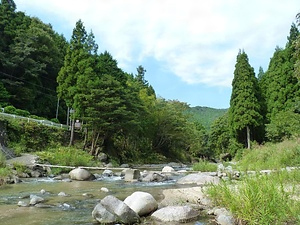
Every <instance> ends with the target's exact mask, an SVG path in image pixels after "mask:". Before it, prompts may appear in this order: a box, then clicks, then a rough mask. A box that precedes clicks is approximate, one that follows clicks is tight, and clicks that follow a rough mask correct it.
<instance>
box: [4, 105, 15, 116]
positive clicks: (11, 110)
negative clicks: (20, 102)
mask: <svg viewBox="0 0 300 225" xmlns="http://www.w3.org/2000/svg"><path fill="white" fill-rule="evenodd" d="M16 110H17V109H16V107H14V106H12V105H9V106H6V107H4V112H5V113H8V114H15V113H16Z"/></svg>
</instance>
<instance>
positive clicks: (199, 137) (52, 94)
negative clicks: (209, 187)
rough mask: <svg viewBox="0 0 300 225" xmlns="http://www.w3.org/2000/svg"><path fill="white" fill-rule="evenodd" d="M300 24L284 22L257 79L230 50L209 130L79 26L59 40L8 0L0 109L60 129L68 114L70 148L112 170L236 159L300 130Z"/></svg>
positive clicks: (1, 33)
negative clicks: (109, 161) (76, 124)
mask: <svg viewBox="0 0 300 225" xmlns="http://www.w3.org/2000/svg"><path fill="white" fill-rule="evenodd" d="M299 17H300V16H299V14H298V15H297V19H300V18H299ZM297 21H299V20H297ZM298 25H299V24H294V23H292V24H291V28H290V33H289V34H287V35H288V37H287V43H286V45H285V46H284V47H278V46H277V47H276V46H274V48H275V51H274V54H273V56H272V57H271V59H270V63H269V66H268V69H267V70H266V71H263V69H262V68H260V69H259V73H258V74H255V72H254V68H253V67H252V66H251V65H250V64H249V59H248V56H247V54H246V52H245V51H244V50H240V51H239V52H237V58H236V64H235V68H233V74H234V79H233V81H232V95H231V99H230V108H229V109H228V110H223V111H221V113H220V112H218V113H217V115H216V116H215V117H213V118H212V119H211V118H207V119H210V120H209V121H211V122H209V123H207V122H206V121H205V119H203V117H202V118H199V114H197V113H198V111H199V108H198V109H197V107H196V108H191V107H189V105H188V104H187V103H184V102H179V101H177V100H166V99H164V98H161V97H157V96H156V94H155V90H154V89H153V87H152V86H151V84H149V82H148V81H147V80H146V79H145V74H146V68H144V67H143V66H142V65H137V70H136V72H135V73H128V72H125V71H123V70H122V69H120V68H119V67H118V62H117V60H116V59H114V57H113V56H112V55H111V54H110V53H109V52H108V51H104V52H99V50H98V44H97V43H96V41H95V36H94V34H93V33H92V32H87V31H86V28H85V26H84V21H81V20H80V19H79V20H78V21H77V22H76V24H75V25H74V28H73V33H72V37H71V39H70V40H66V38H65V37H64V36H63V35H60V34H58V33H57V32H56V31H54V30H53V28H52V26H51V24H45V23H43V22H42V21H41V20H40V19H39V18H36V17H30V16H27V15H26V14H25V13H24V12H20V11H17V6H16V4H15V3H14V1H13V0H2V1H1V4H0V106H1V108H7V107H8V108H9V107H13V108H15V109H18V110H19V112H21V113H22V114H26V115H35V116H38V117H43V118H47V119H49V120H53V121H59V122H60V123H66V122H67V121H66V118H67V111H68V109H72V113H71V114H70V118H71V120H72V121H75V120H79V121H80V122H82V128H81V130H77V131H76V133H77V135H75V136H76V138H74V140H73V139H72V138H71V139H70V143H69V144H70V145H73V144H75V145H77V146H80V148H82V149H84V151H86V152H89V153H90V154H91V155H93V156H97V155H98V154H99V153H100V152H104V153H106V154H108V155H109V156H110V157H112V158H114V159H115V160H117V161H118V162H119V163H124V162H137V161H138V162H150V161H152V162H155V161H156V162H161V161H171V160H173V161H182V162H186V161H192V160H193V159H198V158H209V159H219V157H220V155H222V154H228V153H229V154H230V155H231V157H240V156H242V154H243V151H244V150H245V149H247V148H251V146H252V145H258V144H259V145H260V144H263V143H266V142H281V141H283V140H285V139H289V138H294V137H297V136H298V135H299V133H300V101H299V97H300V93H299V92H300V88H299V79H300V36H299V30H298ZM70 29H72V28H70ZM257 44H260V43H257ZM266 57H269V56H266Z"/></svg>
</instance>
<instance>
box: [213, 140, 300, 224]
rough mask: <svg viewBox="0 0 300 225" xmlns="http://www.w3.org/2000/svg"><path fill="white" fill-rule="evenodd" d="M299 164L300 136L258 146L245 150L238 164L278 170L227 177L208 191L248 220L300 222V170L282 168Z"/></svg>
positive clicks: (248, 222) (242, 219)
mask: <svg viewBox="0 0 300 225" xmlns="http://www.w3.org/2000/svg"><path fill="white" fill-rule="evenodd" d="M299 165H300V147H299V140H298V139H297V140H289V141H284V142H282V143H279V144H267V145H265V146H258V147H257V148H255V149H251V150H247V151H245V153H244V155H243V158H242V159H241V160H240V161H239V162H237V168H238V169H240V170H242V171H246V170H255V171H259V170H263V169H272V170H274V171H277V172H272V173H271V174H270V175H261V174H260V173H256V175H254V176H253V175H252V176H247V175H244V176H243V177H242V178H241V180H239V181H233V180H229V181H223V182H221V184H219V185H213V186H211V187H210V188H209V190H208V194H209V196H210V197H211V199H212V200H213V202H214V203H215V205H217V206H221V207H225V208H227V209H229V210H230V211H231V212H232V213H233V215H234V217H235V218H237V219H238V220H239V221H243V223H245V224H250V225H269V224H300V214H299V212H300V201H299V200H300V186H299V182H300V170H299V169H295V170H292V171H288V170H282V169H281V168H286V167H296V166H299Z"/></svg>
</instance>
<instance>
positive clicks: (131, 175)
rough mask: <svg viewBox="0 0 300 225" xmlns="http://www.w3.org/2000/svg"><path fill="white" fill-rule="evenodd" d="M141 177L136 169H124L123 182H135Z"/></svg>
mask: <svg viewBox="0 0 300 225" xmlns="http://www.w3.org/2000/svg"><path fill="white" fill-rule="evenodd" d="M140 176H141V172H140V171H139V170H137V169H126V170H125V177H124V180H125V181H127V182H132V181H137V180H138V179H139V178H140Z"/></svg>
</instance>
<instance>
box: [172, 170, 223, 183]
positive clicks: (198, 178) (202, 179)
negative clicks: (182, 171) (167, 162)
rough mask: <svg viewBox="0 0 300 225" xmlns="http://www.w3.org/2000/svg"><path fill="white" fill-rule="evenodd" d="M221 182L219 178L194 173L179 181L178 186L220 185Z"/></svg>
mask: <svg viewBox="0 0 300 225" xmlns="http://www.w3.org/2000/svg"><path fill="white" fill-rule="evenodd" d="M219 182H220V178H219V177H216V176H210V175H207V174H205V173H192V174H189V175H187V176H184V177H182V178H180V179H179V180H178V181H177V183H178V184H197V185H205V184H218V183H219Z"/></svg>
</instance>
